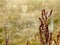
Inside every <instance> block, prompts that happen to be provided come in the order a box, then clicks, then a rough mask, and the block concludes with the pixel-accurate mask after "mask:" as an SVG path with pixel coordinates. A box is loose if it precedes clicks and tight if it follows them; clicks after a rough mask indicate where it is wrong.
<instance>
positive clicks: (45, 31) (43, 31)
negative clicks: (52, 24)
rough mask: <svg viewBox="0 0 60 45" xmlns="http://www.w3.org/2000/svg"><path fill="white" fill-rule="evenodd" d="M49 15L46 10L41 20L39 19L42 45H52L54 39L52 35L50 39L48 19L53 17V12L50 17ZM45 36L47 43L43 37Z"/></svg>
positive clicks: (43, 11)
mask: <svg viewBox="0 0 60 45" xmlns="http://www.w3.org/2000/svg"><path fill="white" fill-rule="evenodd" d="M48 13H49V12H46V11H45V9H44V10H42V13H41V18H39V20H40V23H41V24H40V26H39V34H40V41H41V43H42V45H46V44H47V45H51V44H50V43H49V42H50V41H51V39H52V34H50V38H49V30H48V18H49V16H51V14H52V10H51V11H50V14H49V15H47V14H48ZM43 34H44V37H45V41H44V39H43V36H42V35H43ZM48 43H49V44H48Z"/></svg>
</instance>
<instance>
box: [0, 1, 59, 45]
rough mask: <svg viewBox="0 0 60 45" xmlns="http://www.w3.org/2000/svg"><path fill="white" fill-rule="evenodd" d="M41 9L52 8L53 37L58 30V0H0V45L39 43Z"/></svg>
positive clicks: (33, 44) (35, 44)
mask: <svg viewBox="0 0 60 45" xmlns="http://www.w3.org/2000/svg"><path fill="white" fill-rule="evenodd" d="M42 9H47V10H48V9H52V10H53V14H52V19H53V22H54V29H53V39H55V40H56V35H57V33H58V31H59V30H60V0H0V45H5V30H6V34H7V36H6V37H9V41H8V45H27V40H28V45H40V38H39V23H40V22H39V17H40V15H41V10H42Z"/></svg>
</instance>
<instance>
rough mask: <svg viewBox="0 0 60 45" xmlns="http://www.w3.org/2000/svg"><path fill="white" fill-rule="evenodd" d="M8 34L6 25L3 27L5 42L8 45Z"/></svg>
mask: <svg viewBox="0 0 60 45" xmlns="http://www.w3.org/2000/svg"><path fill="white" fill-rule="evenodd" d="M8 41H9V36H8V37H7V32H6V27H5V44H6V45H8Z"/></svg>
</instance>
